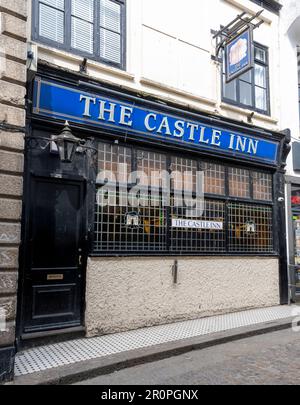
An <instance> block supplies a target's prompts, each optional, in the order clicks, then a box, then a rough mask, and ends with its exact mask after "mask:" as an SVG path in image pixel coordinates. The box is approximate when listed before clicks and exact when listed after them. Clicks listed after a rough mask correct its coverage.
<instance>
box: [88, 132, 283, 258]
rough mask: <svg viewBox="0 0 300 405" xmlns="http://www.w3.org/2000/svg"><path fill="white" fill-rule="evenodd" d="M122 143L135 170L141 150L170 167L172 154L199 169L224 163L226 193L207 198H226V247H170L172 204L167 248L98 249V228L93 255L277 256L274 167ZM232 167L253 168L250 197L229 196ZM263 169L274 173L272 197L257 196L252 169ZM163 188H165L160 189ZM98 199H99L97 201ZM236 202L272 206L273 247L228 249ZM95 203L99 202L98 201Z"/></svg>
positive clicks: (215, 199)
mask: <svg viewBox="0 0 300 405" xmlns="http://www.w3.org/2000/svg"><path fill="white" fill-rule="evenodd" d="M95 142H96V144H98V142H100V143H106V144H110V145H111V146H114V142H112V141H110V140H109V139H105V138H103V139H99V140H97V139H96V140H95ZM118 146H119V147H122V146H123V147H126V148H129V149H130V150H131V156H132V161H131V168H132V170H137V152H138V151H140V150H142V151H145V152H150V153H151V152H152V153H158V154H162V155H165V156H166V162H167V168H168V170H170V168H171V159H172V156H173V157H179V158H183V159H190V160H195V161H196V162H197V169H198V170H201V168H202V167H203V164H204V163H208V164H216V165H221V166H224V168H225V192H224V194H223V195H220V194H211V193H205V196H204V198H205V200H209V201H215V202H223V204H224V208H225V211H224V226H225V250H224V251H216V252H214V253H212V251H211V250H207V251H192V250H172V249H171V237H172V236H171V235H172V230H171V225H170V221H171V214H172V205H170V206H167V207H166V215H167V218H166V219H167V225H166V241H167V247H166V250H158V251H155V250H143V251H142V250H136V251H131V250H122V251H120V250H114V249H110V250H97V249H96V248H95V245H96V238H95V235H96V234H95V232H93V234H92V240H91V255H92V256H94V257H103V256H123V257H127V256H134V255H137V254H138V255H140V256H149V255H156V256H162V255H166V256H174V255H178V256H210V255H212V254H214V255H218V256H272V257H273V256H278V246H277V243H276V221H275V219H276V218H275V211H276V210H275V203H274V197H275V173H274V170H272V169H270V170H268V169H264V168H256V167H255V166H253V167H252V166H247V165H245V164H243V163H241V164H239V163H233V162H230V161H224V162H223V161H221V160H218V159H214V158H212V159H209V158H208V157H202V156H201V155H196V154H195V155H194V154H192V155H191V154H186V153H184V152H178V151H173V150H166V149H164V148H161V149H160V148H155V147H151V146H148V145H144V144H143V145H142V144H136V143H134V142H132V143H131V142H130V143H123V142H122V141H119V143H118ZM230 168H237V169H244V170H248V171H249V172H250V178H249V182H250V196H249V197H247V198H242V197H234V196H230V191H229V169H230ZM253 172H256V173H262V174H269V175H271V178H272V192H271V195H272V199H271V200H257V199H254V185H253V175H252V173H253ZM99 186H101V184H98V186H97V185H95V200H96V194H97V189H98V187H99ZM132 186H133V185H128V188H129V189H130V188H131V187H132ZM160 191H161V192H162V189H160ZM173 193H174V190H173V189H171V196H172V195H173ZM192 195H193V196H195V193H192ZM95 202H96V201H95ZM235 203H240V204H245V205H247V204H248V205H249V206H250V205H253V206H258V205H259V206H260V207H261V208H264V207H269V208H271V209H272V224H271V227H272V243H273V244H272V248H270V251H265V252H262V251H250V252H249V251H248V252H247V251H244V252H243V251H230V249H229V235H230V230H229V227H228V224H229V222H230V217H229V213H228V210H229V208H228V207H229V204H235ZM95 206H96V204H95ZM93 218H94V223H93V228H94V227H96V226H97V223H96V216H95V213H94V217H93Z"/></svg>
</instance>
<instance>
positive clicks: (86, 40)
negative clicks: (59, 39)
mask: <svg viewBox="0 0 300 405" xmlns="http://www.w3.org/2000/svg"><path fill="white" fill-rule="evenodd" d="M93 31H94V26H93V24H90V23H89V22H86V21H83V20H80V19H78V18H75V17H72V48H75V49H79V50H80V51H82V52H87V53H90V54H92V53H93V48H94V47H93V41H94V32H93Z"/></svg>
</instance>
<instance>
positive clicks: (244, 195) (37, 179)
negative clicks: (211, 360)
mask: <svg viewBox="0 0 300 405" xmlns="http://www.w3.org/2000/svg"><path fill="white" fill-rule="evenodd" d="M30 98H31V101H32V109H31V113H30V114H29V115H28V123H29V125H28V134H27V142H26V146H27V150H26V176H25V200H24V207H25V208H24V220H23V240H24V243H23V249H22V252H21V260H22V274H21V277H20V283H21V284H20V300H19V302H20V306H19V328H18V334H19V336H20V338H21V339H26V338H30V337H35V336H37V335H39V334H40V335H41V334H43V333H46V334H47V333H57V331H68V330H69V331H70V330H73V331H80V330H82V331H85V333H86V335H87V336H95V335H100V334H105V333H113V332H117V331H123V330H130V329H134V328H138V327H143V326H150V325H156V324H162V323H167V322H173V321H177V320H186V319H193V318H197V317H202V316H207V315H211V314H216V313H226V312H231V311H236V310H241V309H246V308H255V307H264V306H272V305H278V304H280V303H287V301H288V280H287V262H286V242H285V204H284V167H285V159H286V146H287V143H288V140H287V139H286V137H285V135H284V134H282V133H274V132H270V131H267V130H264V129H259V128H253V127H250V126H242V125H239V124H238V123H236V122H234V121H227V120H223V119H221V118H220V117H214V116H207V115H205V114H199V113H196V112H193V111H184V110H183V109H180V108H177V107H176V106H174V105H166V104H165V103H162V102H160V101H158V100H152V99H144V98H142V97H141V96H140V95H137V94H132V93H130V94H129V93H125V92H123V91H120V89H119V90H118V89H116V88H108V87H107V86H104V85H103V84H100V83H95V82H88V81H86V80H84V79H83V77H82V76H79V75H78V76H77V75H69V76H68V75H66V73H61V72H59V71H51V70H48V69H46V68H44V69H43V70H42V69H41V70H40V72H39V74H38V75H37V76H36V78H35V80H34V83H33V85H32V94H31V97H30ZM65 121H68V124H65ZM64 126H65V128H64V130H63V135H65V140H66V139H69V138H71V137H72V136H73V137H76V138H75V139H76V141H74V143H73V146H74V144H75V150H74V152H75V153H74V154H73V156H72V157H71V155H72V153H71V148H72V145H67V142H66V145H65V150H64V158H62V154H61V150H60V147H59V143H58V142H57V138H56V137H57V135H58V134H59V133H61V131H62V129H63V127H64ZM71 133H72V135H71ZM60 139H61V138H60ZM68 148H69V149H68ZM68 151H69V152H70V156H67V155H68ZM66 156H67V157H66Z"/></svg>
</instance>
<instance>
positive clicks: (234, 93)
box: [223, 44, 270, 115]
mask: <svg viewBox="0 0 300 405" xmlns="http://www.w3.org/2000/svg"><path fill="white" fill-rule="evenodd" d="M254 58H255V66H254V69H251V70H249V71H248V72H246V73H244V74H243V75H241V76H240V77H238V78H237V79H235V80H233V81H232V82H230V83H228V84H226V81H225V64H223V65H224V67H223V100H224V101H225V102H227V103H230V104H234V105H237V106H239V107H243V108H249V109H251V110H255V111H257V112H259V113H262V114H268V115H269V114H270V100H269V61H268V51H267V48H265V47H263V46H261V45H257V44H256V45H255V50H254Z"/></svg>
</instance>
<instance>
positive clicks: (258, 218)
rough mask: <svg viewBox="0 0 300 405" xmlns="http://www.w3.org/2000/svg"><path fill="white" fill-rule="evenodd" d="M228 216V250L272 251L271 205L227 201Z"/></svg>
mask: <svg viewBox="0 0 300 405" xmlns="http://www.w3.org/2000/svg"><path fill="white" fill-rule="evenodd" d="M228 216H229V251H230V252H250V253H251V252H264V253H267V252H272V251H273V232H272V230H273V226H272V224H273V220H272V217H273V210H272V208H271V207H262V206H260V205H250V204H240V203H229V204H228Z"/></svg>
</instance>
